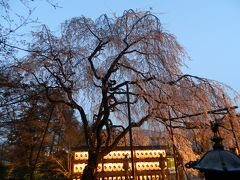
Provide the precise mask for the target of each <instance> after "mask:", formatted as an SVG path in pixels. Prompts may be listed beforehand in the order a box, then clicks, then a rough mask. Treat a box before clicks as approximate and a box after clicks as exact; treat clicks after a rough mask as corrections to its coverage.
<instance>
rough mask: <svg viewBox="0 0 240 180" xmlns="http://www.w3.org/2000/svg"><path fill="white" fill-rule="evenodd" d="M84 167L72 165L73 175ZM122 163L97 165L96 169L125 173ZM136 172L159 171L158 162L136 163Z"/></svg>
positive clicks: (80, 171) (129, 165) (82, 165)
mask: <svg viewBox="0 0 240 180" xmlns="http://www.w3.org/2000/svg"><path fill="white" fill-rule="evenodd" d="M131 165H132V164H131V162H129V164H128V167H129V169H128V170H131ZM85 166H86V164H85V163H82V164H74V167H73V168H74V173H82V172H83V170H84V167H85ZM123 166H124V165H123V163H104V164H102V163H99V164H98V167H97V171H98V172H102V171H105V172H109V171H112V172H114V171H125V169H124V167H123ZM136 170H137V171H143V170H160V167H159V162H137V163H136Z"/></svg>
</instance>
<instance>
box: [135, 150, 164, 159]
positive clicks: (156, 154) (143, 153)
mask: <svg viewBox="0 0 240 180" xmlns="http://www.w3.org/2000/svg"><path fill="white" fill-rule="evenodd" d="M160 155H162V156H163V157H165V156H166V153H165V150H136V151H135V156H136V158H139V159H146V158H160Z"/></svg>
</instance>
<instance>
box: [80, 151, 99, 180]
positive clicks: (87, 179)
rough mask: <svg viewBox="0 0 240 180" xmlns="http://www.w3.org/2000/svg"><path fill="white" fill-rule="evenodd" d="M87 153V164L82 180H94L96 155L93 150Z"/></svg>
mask: <svg viewBox="0 0 240 180" xmlns="http://www.w3.org/2000/svg"><path fill="white" fill-rule="evenodd" d="M89 151H90V150H89ZM88 154H89V156H88V165H87V166H86V167H85V168H84V171H83V175H82V180H95V179H96V172H97V166H98V161H97V159H98V158H97V157H98V156H97V153H95V152H88Z"/></svg>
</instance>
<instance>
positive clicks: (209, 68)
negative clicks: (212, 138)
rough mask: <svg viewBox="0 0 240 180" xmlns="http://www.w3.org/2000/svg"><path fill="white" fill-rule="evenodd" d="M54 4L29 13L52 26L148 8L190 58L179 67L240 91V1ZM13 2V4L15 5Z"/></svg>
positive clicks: (70, 0)
mask: <svg viewBox="0 0 240 180" xmlns="http://www.w3.org/2000/svg"><path fill="white" fill-rule="evenodd" d="M55 2H58V4H59V6H61V7H60V8H56V9H54V8H53V7H51V6H49V4H47V3H46V2H45V1H40V2H38V3H35V4H34V6H36V7H37V8H36V10H35V11H34V14H33V15H34V17H38V19H39V21H40V22H41V23H44V24H46V25H47V26H49V27H50V28H51V29H52V30H58V29H59V26H60V23H62V22H64V21H65V20H67V19H70V18H72V17H77V16H82V15H84V16H86V17H90V18H92V19H96V18H97V17H99V16H100V15H101V14H104V13H106V14H108V15H112V14H116V15H121V14H122V13H123V11H124V10H128V9H133V10H143V11H147V10H150V11H151V12H153V13H154V14H155V15H157V16H158V17H159V19H160V20H161V22H162V24H163V27H164V28H165V30H167V31H168V32H170V33H172V34H174V35H175V36H176V38H177V40H178V42H179V43H180V44H181V45H182V46H183V47H184V48H185V49H186V51H187V52H188V55H189V56H190V58H191V60H190V61H187V62H186V64H187V66H188V69H184V72H186V73H190V74H193V75H197V76H201V77H206V78H209V79H214V80H217V81H220V82H222V83H225V84H227V85H230V86H231V87H232V88H234V89H235V90H237V91H238V92H240V82H239V77H240V69H239V67H240V58H239V53H240V45H239V42H240V1H239V0H201V1H200V0H199V1H194V0H87V1H81V0H57V1H55ZM15 8H18V7H17V4H16V7H15Z"/></svg>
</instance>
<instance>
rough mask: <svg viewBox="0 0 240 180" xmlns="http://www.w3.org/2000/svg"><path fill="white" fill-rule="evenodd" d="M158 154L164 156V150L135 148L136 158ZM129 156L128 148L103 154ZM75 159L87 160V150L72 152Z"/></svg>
mask: <svg viewBox="0 0 240 180" xmlns="http://www.w3.org/2000/svg"><path fill="white" fill-rule="evenodd" d="M160 155H162V156H163V157H165V156H166V153H165V150H135V156H136V158H138V159H146V158H159V157H160ZM126 157H127V158H131V151H130V150H123V151H112V152H110V153H108V154H107V155H106V156H104V159H124V158H126ZM74 159H75V160H87V159H88V152H86V151H84V152H75V154H74Z"/></svg>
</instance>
